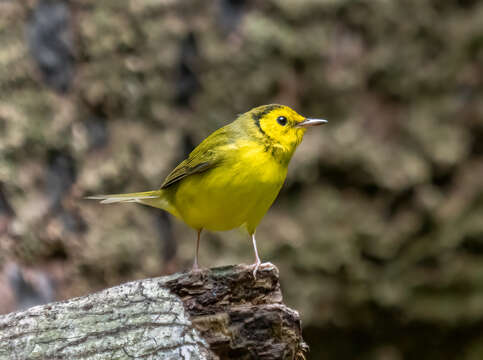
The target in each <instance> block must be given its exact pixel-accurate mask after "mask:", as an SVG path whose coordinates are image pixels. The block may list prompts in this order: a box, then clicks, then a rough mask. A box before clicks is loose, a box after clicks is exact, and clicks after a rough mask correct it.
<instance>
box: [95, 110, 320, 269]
mask: <svg viewBox="0 0 483 360" xmlns="http://www.w3.org/2000/svg"><path fill="white" fill-rule="evenodd" d="M327 122H328V121H327V120H325V119H315V118H307V117H304V116H302V115H300V114H298V113H297V112H296V111H294V110H292V109H291V108H290V107H288V106H285V105H279V104H269V105H262V106H258V107H255V108H253V109H251V110H249V111H247V112H245V113H243V114H241V115H239V116H238V117H237V118H236V120H235V121H233V122H231V123H229V124H228V125H225V126H223V127H221V128H219V129H218V130H216V131H214V132H213V133H212V134H211V135H209V136H208V137H207V138H205V139H204V140H203V141H202V142H201V143H200V144H199V145H198V146H197V147H196V148H195V149H194V150H193V151H192V152H191V153H190V154H189V155H188V157H187V158H186V159H185V160H183V161H182V162H181V163H180V164H179V165H178V166H176V167H175V168H174V170H173V171H171V173H170V174H169V175H168V176H167V177H166V178H165V180H164V182H163V183H162V185H161V187H160V188H159V189H158V190H152V191H144V192H136V193H127V194H111V195H94V196H89V197H87V198H88V199H94V200H101V203H103V204H112V203H131V202H134V203H139V204H143V205H148V206H152V207H155V208H159V209H162V210H165V211H167V212H168V213H171V214H172V215H174V216H175V217H177V218H179V219H181V220H182V221H183V222H185V223H186V224H187V225H188V226H190V227H191V228H193V229H194V230H195V231H196V233H197V236H196V248H195V256H194V261H193V267H192V270H194V271H196V270H199V269H200V267H199V262H198V253H199V246H200V237H201V232H202V230H209V231H225V230H231V229H234V228H239V227H244V228H245V229H246V230H247V232H248V234H249V236H250V237H251V239H252V244H253V249H254V252H255V263H254V264H253V265H252V266H253V276H254V277H255V278H256V274H257V271H258V269H259V268H260V266H261V265H262V262H261V260H260V257H259V255H258V250H257V242H256V238H255V230H256V228H257V226H258V224H259V223H260V221H261V220H262V218H263V217H264V215H265V214H266V212H267V211H268V209H269V208H270V206H271V205H272V203H273V202H274V200H275V198H276V197H277V196H278V194H279V192H280V189H281V188H282V185H283V183H284V182H285V178H286V176H287V169H288V164H289V162H290V160H291V158H292V155H293V154H294V152H295V149H296V148H297V146H298V145H299V144H300V142H301V141H302V138H303V136H304V134H305V132H306V130H307V129H308V128H310V127H313V126H318V125H322V124H326V123H327Z"/></svg>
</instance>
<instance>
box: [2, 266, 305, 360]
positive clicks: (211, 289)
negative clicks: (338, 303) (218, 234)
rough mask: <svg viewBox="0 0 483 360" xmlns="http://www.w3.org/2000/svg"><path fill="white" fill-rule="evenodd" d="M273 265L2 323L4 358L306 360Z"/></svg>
mask: <svg viewBox="0 0 483 360" xmlns="http://www.w3.org/2000/svg"><path fill="white" fill-rule="evenodd" d="M278 275H279V274H278V270H277V268H276V267H275V266H273V265H272V264H264V267H263V268H262V269H260V270H259V272H258V273H257V278H256V279H254V278H253V274H252V269H251V267H248V266H244V265H237V266H227V267H221V268H214V269H207V270H202V271H199V272H187V273H178V274H174V275H171V276H165V277H159V278H153V279H144V280H139V281H133V282H129V283H126V284H122V285H119V286H115V287H112V288H109V289H106V290H103V291H101V292H98V293H94V294H90V295H87V296H83V297H79V298H75V299H71V300H67V301H63V302H57V303H50V304H46V305H41V306H36V307H33V308H30V309H28V310H26V311H22V312H16V313H10V314H7V315H4V316H1V317H0V359H22V360H23V359H303V358H304V352H305V351H306V350H307V345H306V344H305V343H304V342H303V339H302V335H301V325H300V319H299V315H298V313H297V312H296V311H294V310H291V309H289V308H288V307H286V306H285V305H284V304H283V303H282V293H281V291H280V284H279V277H278Z"/></svg>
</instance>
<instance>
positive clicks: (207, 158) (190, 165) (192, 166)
mask: <svg viewBox="0 0 483 360" xmlns="http://www.w3.org/2000/svg"><path fill="white" fill-rule="evenodd" d="M229 126H230V125H227V126H225V127H222V128H221V129H218V130H216V131H215V132H214V133H212V134H211V135H210V136H208V137H207V138H206V139H205V140H203V142H201V144H199V145H198V146H197V147H196V148H195V149H194V150H193V151H192V152H191V153H190V154H189V156H188V158H187V159H185V160H183V161H182V162H181V163H180V164H179V165H178V166H176V168H175V169H174V170H173V171H171V173H170V174H169V175H168V176H167V177H166V179H165V180H164V182H163V184H162V185H161V189H166V188H167V187H169V186H171V185H173V184H175V183H177V182H179V181H181V180H183V179H184V178H186V177H187V176H190V175H193V174H199V173H201V172H204V171H207V170H210V169H213V168H214V167H217V166H219V165H220V164H221V163H222V162H223V160H224V157H225V156H226V150H225V149H222V147H224V146H225V145H227V144H228V143H229V142H230V140H229V139H231V137H230V136H228V132H229V131H230V128H229Z"/></svg>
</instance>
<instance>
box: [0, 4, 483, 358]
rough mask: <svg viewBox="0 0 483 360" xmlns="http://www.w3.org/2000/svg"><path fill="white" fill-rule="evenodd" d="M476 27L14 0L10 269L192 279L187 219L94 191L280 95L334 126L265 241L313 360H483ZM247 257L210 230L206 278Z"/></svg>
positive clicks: (168, 159)
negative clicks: (115, 202)
mask: <svg viewBox="0 0 483 360" xmlns="http://www.w3.org/2000/svg"><path fill="white" fill-rule="evenodd" d="M482 19H483V3H482V2H479V1H475V0H448V1H436V0H431V1H419V0H403V1H396V0H372V1H369V0H330V1H329V0H320V1H316V0H304V1H292V0H280V1H272V0H269V1H259V0H252V1H248V0H247V1H243V0H219V1H215V2H209V3H206V2H203V1H201V0H193V1H189V2H177V1H170V0H144V1H134V0H132V1H117V0H105V1H94V0H84V1H77V0H72V1H69V2H56V1H48V0H38V1H35V0H29V1H13V0H10V1H9V0H4V1H2V2H0V249H1V253H0V265H2V266H3V267H4V268H6V267H7V264H8V263H11V262H15V263H19V264H22V266H24V267H25V268H30V269H36V271H37V272H43V273H46V274H49V276H50V278H52V279H54V280H55V283H56V284H57V285H56V291H57V297H58V298H59V299H61V298H66V297H71V296H74V295H80V294H84V293H87V292H91V291H94V290H97V289H100V288H103V287H106V286H109V285H113V284H116V283H119V282H122V281H126V280H129V279H134V278H141V277H146V276H155V275H159V274H161V273H164V272H173V271H178V270H181V269H184V268H188V267H189V266H190V262H191V258H192V254H193V251H194V241H195V235H194V233H193V231H191V230H190V229H188V228H187V227H186V226H184V225H183V224H180V223H179V222H177V221H174V220H173V219H172V218H170V217H167V216H166V215H164V214H160V213H159V212H157V211H155V210H152V209H147V208H143V207H140V206H134V205H132V206H109V207H108V206H100V205H99V204H96V203H93V202H92V203H91V202H87V201H84V200H82V197H83V196H85V195H89V194H93V193H113V192H129V191H140V190H147V189H153V188H157V187H158V186H159V185H160V184H161V182H162V179H163V178H164V176H166V175H167V174H168V172H169V171H170V169H171V168H173V167H174V166H175V165H176V164H177V162H178V161H180V160H182V159H183V157H184V156H186V154H187V153H189V151H190V150H191V149H192V148H193V147H194V146H195V145H196V144H197V143H199V142H200V141H201V140H202V139H203V138H204V137H205V136H207V135H208V134H209V133H210V132H211V131H213V130H214V129H216V128H217V127H220V126H222V125H224V124H226V123H227V122H229V121H232V120H233V119H234V118H235V116H236V114H238V113H242V112H244V111H247V110H248V109H250V108H252V107H254V106H258V105H261V104H267V103H274V102H277V103H284V104H287V105H290V106H293V107H294V108H295V109H296V110H298V111H299V112H301V113H302V114H305V115H307V116H320V117H325V118H327V119H329V121H330V123H329V125H328V126H326V127H324V128H320V129H316V130H313V131H311V132H310V133H308V134H307V135H306V137H305V140H304V142H303V143H302V145H301V146H300V148H299V149H298V151H297V153H296V155H295V156H294V159H293V161H292V164H291V166H290V171H289V175H288V179H287V183H286V185H285V187H284V189H283V190H282V193H281V195H280V197H279V199H278V200H277V201H276V203H275V204H274V206H273V207H272V209H271V211H270V212H269V214H268V215H267V216H266V218H265V219H264V221H263V222H262V224H261V226H260V228H259V229H258V232H257V238H258V240H259V246H260V252H261V255H262V259H264V260H266V261H267V260H270V261H273V262H274V263H275V264H277V265H278V266H279V268H280V270H281V274H282V281H283V284H282V286H283V291H284V294H285V297H286V298H285V300H286V302H287V303H288V304H290V305H292V306H293V307H295V308H296V309H298V310H299V311H300V312H301V314H302V316H303V319H304V326H305V337H306V339H307V340H308V342H309V344H310V345H311V348H312V352H311V358H314V359H354V358H357V359H381V360H398V359H406V358H408V359H415V358H420V359H469V360H473V359H481V358H483V337H482V334H483V186H482V179H483V120H482V119H483V101H482V99H483V84H482V79H483V74H482V69H483V68H482V66H481V64H482V63H483V26H482V25H483V23H482ZM251 257H252V249H251V244H250V242H249V239H248V237H247V236H246V235H245V234H243V233H241V232H237V231H232V232H228V233H217V234H209V233H207V234H204V237H203V239H202V247H201V261H202V264H205V265H210V266H214V265H222V264H229V263H235V262H249V261H251ZM9 266H10V267H11V265H9ZM9 279H10V280H12V279H11V278H9ZM13 287H14V286H13ZM3 302H5V301H3ZM2 304H3V303H2ZM0 305H1V304H0ZM10 306H12V305H10ZM2 309H3V311H9V310H12V308H11V307H10V308H9V307H8V304H6V303H5V304H3V305H2Z"/></svg>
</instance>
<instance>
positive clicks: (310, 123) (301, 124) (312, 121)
mask: <svg viewBox="0 0 483 360" xmlns="http://www.w3.org/2000/svg"><path fill="white" fill-rule="evenodd" d="M327 123H328V121H327V120H324V119H309V118H307V119H305V120H304V121H302V122H299V123H298V124H297V125H296V127H304V128H308V127H311V126H318V125H322V124H327Z"/></svg>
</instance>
